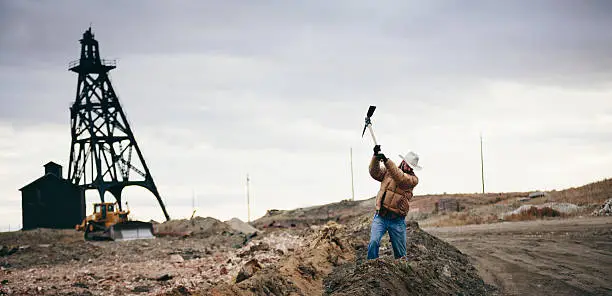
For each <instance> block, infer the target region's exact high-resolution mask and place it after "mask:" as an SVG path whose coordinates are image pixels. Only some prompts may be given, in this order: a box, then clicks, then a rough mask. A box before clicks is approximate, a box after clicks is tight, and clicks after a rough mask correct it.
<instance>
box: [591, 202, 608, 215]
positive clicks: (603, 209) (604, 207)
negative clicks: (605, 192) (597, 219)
mask: <svg viewBox="0 0 612 296" xmlns="http://www.w3.org/2000/svg"><path fill="white" fill-rule="evenodd" d="M592 215H593V216H612V198H610V199H608V200H606V202H604V203H603V204H602V205H601V207H600V208H599V209H597V210H595V211H593V214H592Z"/></svg>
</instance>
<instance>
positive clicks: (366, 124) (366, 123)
mask: <svg viewBox="0 0 612 296" xmlns="http://www.w3.org/2000/svg"><path fill="white" fill-rule="evenodd" d="M375 110H376V106H370V108H368V113H367V114H366V119H365V121H366V122H365V125H364V126H363V131H362V132H361V137H362V138H363V134H365V130H366V128H367V127H368V125H369V124H371V123H370V117H372V115H374V111H375Z"/></svg>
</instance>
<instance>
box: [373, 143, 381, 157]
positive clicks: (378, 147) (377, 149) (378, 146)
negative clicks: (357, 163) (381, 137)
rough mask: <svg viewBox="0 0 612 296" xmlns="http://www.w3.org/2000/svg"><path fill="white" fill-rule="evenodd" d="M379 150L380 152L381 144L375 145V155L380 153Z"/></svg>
mask: <svg viewBox="0 0 612 296" xmlns="http://www.w3.org/2000/svg"><path fill="white" fill-rule="evenodd" d="M378 152H380V145H376V146H374V155H378Z"/></svg>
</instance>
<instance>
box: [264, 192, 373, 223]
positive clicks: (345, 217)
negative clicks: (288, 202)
mask: <svg viewBox="0 0 612 296" xmlns="http://www.w3.org/2000/svg"><path fill="white" fill-rule="evenodd" d="M373 208H374V199H373V198H371V199H367V200H356V201H350V200H343V201H340V202H336V203H331V204H327V205H322V206H313V207H308V208H298V209H295V210H268V211H267V212H266V215H264V216H263V217H261V218H259V219H257V220H255V221H253V226H255V227H257V228H259V229H263V228H268V227H278V228H291V227H298V228H308V227H309V226H311V225H324V224H325V223H327V221H335V222H338V223H346V222H347V221H349V220H350V219H352V218H354V217H356V216H360V215H362V214H364V213H367V212H371V211H372V209H373Z"/></svg>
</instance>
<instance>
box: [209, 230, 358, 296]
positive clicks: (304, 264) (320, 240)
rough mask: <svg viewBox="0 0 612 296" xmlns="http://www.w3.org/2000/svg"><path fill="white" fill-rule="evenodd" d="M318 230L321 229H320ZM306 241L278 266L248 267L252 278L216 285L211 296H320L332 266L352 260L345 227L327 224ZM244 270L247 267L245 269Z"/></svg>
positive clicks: (210, 292) (211, 291)
mask: <svg viewBox="0 0 612 296" xmlns="http://www.w3.org/2000/svg"><path fill="white" fill-rule="evenodd" d="M319 228H320V229H319ZM311 229H312V230H314V232H313V233H312V234H311V235H309V236H308V237H306V238H305V241H310V242H311V243H310V244H309V245H308V246H306V247H304V248H302V249H299V250H296V251H295V253H294V254H293V255H292V256H287V257H285V258H284V259H283V260H282V261H280V262H278V264H275V265H272V266H269V267H266V268H263V269H258V268H250V271H249V272H253V273H252V274H250V276H251V277H249V278H247V279H243V278H240V280H241V281H240V282H239V283H237V284H231V285H230V284H225V285H219V286H217V287H215V288H213V289H211V290H210V291H207V294H210V295H292V294H296V295H321V294H322V292H323V291H322V286H323V285H322V284H323V279H324V278H325V277H326V276H327V275H328V274H329V273H330V272H331V271H332V270H333V268H334V267H336V266H339V265H341V264H346V263H347V262H349V261H352V260H354V256H353V252H352V249H351V247H350V243H349V242H348V241H347V238H348V237H347V236H346V231H345V227H344V226H342V225H339V224H336V223H334V222H330V223H328V224H326V225H325V226H323V227H313V228H311ZM245 269H247V268H245Z"/></svg>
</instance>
